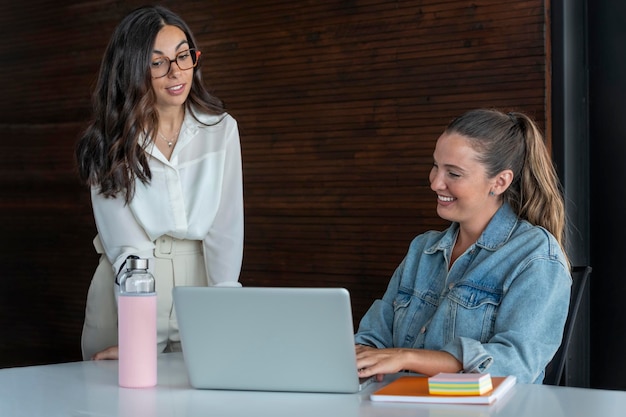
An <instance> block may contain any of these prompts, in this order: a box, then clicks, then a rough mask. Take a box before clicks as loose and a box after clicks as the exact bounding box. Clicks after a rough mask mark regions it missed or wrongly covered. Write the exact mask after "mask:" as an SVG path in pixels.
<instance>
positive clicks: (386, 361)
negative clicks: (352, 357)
mask: <svg viewBox="0 0 626 417" xmlns="http://www.w3.org/2000/svg"><path fill="white" fill-rule="evenodd" d="M407 353H408V351H407V349H397V348H389V349H377V348H373V347H370V346H363V345H356V364H357V369H358V370H359V377H361V378H364V377H365V378H366V377H369V376H372V375H376V379H377V380H378V381H382V379H383V376H384V375H385V374H393V373H396V372H400V371H402V370H404V369H405V367H406V364H405V360H406V356H407Z"/></svg>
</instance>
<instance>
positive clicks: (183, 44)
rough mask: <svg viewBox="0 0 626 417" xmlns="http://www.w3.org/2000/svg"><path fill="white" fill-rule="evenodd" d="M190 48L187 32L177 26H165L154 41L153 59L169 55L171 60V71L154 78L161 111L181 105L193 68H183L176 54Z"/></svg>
mask: <svg viewBox="0 0 626 417" xmlns="http://www.w3.org/2000/svg"><path fill="white" fill-rule="evenodd" d="M187 49H189V43H188V42H187V37H186V36H185V32H183V31H182V30H180V29H179V28H178V27H176V26H170V25H167V26H164V27H163V28H162V29H161V30H160V31H159V33H158V34H157V37H156V39H155V41H154V48H153V50H152V60H157V59H160V58H163V57H167V58H168V59H170V61H171V66H170V71H169V72H168V73H167V75H165V76H164V77H160V78H152V89H153V90H154V93H155V95H156V107H157V109H158V110H159V111H169V110H172V108H176V107H181V106H182V105H183V104H184V103H185V100H187V96H188V95H189V91H190V90H191V83H192V80H193V71H194V69H193V68H190V69H187V70H181V69H180V68H179V67H178V64H177V63H176V55H177V54H178V53H180V52H182V51H186V50H187Z"/></svg>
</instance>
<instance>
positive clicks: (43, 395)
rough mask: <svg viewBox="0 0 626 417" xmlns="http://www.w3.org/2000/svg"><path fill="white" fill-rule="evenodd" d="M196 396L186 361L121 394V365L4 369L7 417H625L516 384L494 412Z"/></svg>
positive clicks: (594, 400)
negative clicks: (152, 382) (152, 385)
mask: <svg viewBox="0 0 626 417" xmlns="http://www.w3.org/2000/svg"><path fill="white" fill-rule="evenodd" d="M383 384H384V382H383V383H377V384H373V385H370V386H369V387H368V388H367V390H365V391H364V392H362V393H359V394H306V393H278V392H244V391H212V390H196V389H193V388H191V387H190V385H189V382H188V379H187V373H186V371H185V368H184V362H183V357H182V354H180V353H169V354H163V355H161V356H160V357H159V369H158V386H157V387H155V388H151V389H128V388H119V387H118V386H117V361H101V362H73V363H64V364H56V365H44V366H30V367H22V368H8V369H0V416H2V417H104V416H118V417H161V416H162V417H191V416H199V417H200V416H202V417H230V416H233V417H235V416H236V417H248V416H250V417H254V416H258V417H265V416H266V417H283V416H285V417H287V416H288V417H309V416H310V417H335V416H336V417H378V416H380V417H403V416H407V417H408V416H411V417H482V416H500V417H596V416H598V417H624V416H626V392H623V391H609V390H593V389H582V388H564V387H551V386H541V385H524V384H518V385H516V386H515V387H514V388H513V391H512V392H510V393H509V395H508V396H507V397H506V398H505V399H503V400H502V401H500V402H499V403H495V404H493V405H491V406H483V405H441V404H402V403H373V402H371V401H370V400H369V393H371V392H372V391H373V390H376V389H377V388H379V387H381V386H382V385H383Z"/></svg>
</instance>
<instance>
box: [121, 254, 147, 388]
mask: <svg viewBox="0 0 626 417" xmlns="http://www.w3.org/2000/svg"><path fill="white" fill-rule="evenodd" d="M125 268H126V269H125V271H124V272H123V273H122V274H121V275H120V276H119V280H118V283H119V286H120V293H119V298H118V305H117V313H118V338H119V341H118V347H119V385H120V386H121V387H126V388H146V387H153V386H155V385H156V383H157V342H156V339H157V337H156V335H157V329H156V315H157V309H156V306H157V303H156V299H157V297H156V291H155V281H154V277H153V276H152V274H151V273H150V272H149V271H148V260H147V259H141V258H139V257H136V256H129V257H128V258H127V259H126V265H125Z"/></svg>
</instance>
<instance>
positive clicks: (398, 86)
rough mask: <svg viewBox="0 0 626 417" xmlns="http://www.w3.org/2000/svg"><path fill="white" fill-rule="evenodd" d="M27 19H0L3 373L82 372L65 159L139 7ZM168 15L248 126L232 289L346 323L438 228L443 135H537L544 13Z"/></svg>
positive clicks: (49, 8) (85, 277)
mask: <svg viewBox="0 0 626 417" xmlns="http://www.w3.org/2000/svg"><path fill="white" fill-rule="evenodd" d="M22 3H23V4H22ZM22 3H15V2H13V3H11V4H9V3H7V2H5V3H4V4H3V5H1V6H0V25H2V27H3V28H7V31H8V33H10V34H11V36H10V37H7V36H5V37H2V38H1V39H0V52H1V56H2V58H3V65H1V66H0V79H2V80H3V88H4V93H5V94H4V100H3V102H2V112H0V126H1V127H2V131H3V132H5V135H6V136H5V137H4V138H5V141H4V151H3V153H1V154H0V155H1V156H0V163H1V166H2V168H1V169H0V222H1V224H2V230H3V231H4V232H5V240H4V243H3V245H2V251H1V252H2V254H1V255H0V262H2V265H3V273H2V275H1V278H0V279H1V280H2V281H1V284H2V287H3V290H2V291H0V326H1V327H2V328H3V329H5V332H4V333H5V335H6V336H3V338H2V339H0V358H1V359H0V366H12V365H16V364H30V363H41V362H58V361H64V360H71V359H77V358H78V357H79V356H78V355H79V338H80V329H81V326H82V318H83V309H84V299H85V296H86V290H87V287H88V284H89V280H90V279H91V274H92V273H93V269H94V268H95V265H96V262H97V257H96V255H95V253H94V252H93V249H92V246H91V239H92V237H93V234H94V233H95V228H94V226H93V219H92V216H91V208H90V206H89V199H88V195H87V194H86V192H85V190H84V189H83V188H82V187H80V186H79V185H78V183H77V181H76V177H75V174H74V165H73V160H72V152H73V146H74V143H75V140H76V137H77V136H78V134H79V133H80V130H81V129H82V127H83V126H84V124H85V122H86V121H87V119H88V116H89V110H90V109H89V100H90V98H89V96H90V92H91V88H92V86H93V83H94V80H95V76H96V72H97V69H98V65H99V59H100V57H101V55H102V52H103V51H104V48H105V46H106V43H107V42H108V38H109V36H110V34H111V32H112V30H113V28H114V26H115V25H116V24H117V22H118V21H119V19H121V17H122V16H123V15H124V14H125V13H126V12H128V11H129V10H131V9H132V8H134V7H136V6H138V5H141V4H142V3H143V2H138V1H125V2H122V1H105V0H98V1H92V2H79V1H67V2H63V3H62V4H61V3H60V2H52V1H46V0H38V1H30V2H27V3H28V4H26V2H22ZM162 3H163V4H164V5H169V6H170V7H172V9H174V10H175V11H177V12H178V13H179V14H181V15H182V16H183V17H184V18H185V19H186V20H187V22H188V23H189V24H190V26H191V27H192V29H193V30H194V32H195V35H196V38H197V40H198V43H199V45H200V48H201V49H202V51H203V55H202V71H203V75H204V77H205V80H206V81H207V83H208V84H209V85H210V87H211V88H212V89H213V90H214V91H215V93H216V94H217V95H218V96H220V97H221V98H222V99H224V100H225V102H226V103H227V105H228V107H229V110H230V112H231V113H232V114H233V115H234V116H235V118H236V119H237V120H238V122H239V125H240V132H241V141H242V153H243V162H244V181H245V185H244V193H245V215H246V220H245V226H246V236H245V254H244V265H243V270H242V275H241V281H242V282H243V283H244V284H245V285H282V286H343V287H346V288H348V289H349V290H350V291H351V293H352V296H353V311H354V317H355V322H356V321H358V319H359V318H360V317H361V316H362V315H363V313H364V312H365V310H366V308H367V307H368V306H369V305H370V304H371V302H372V301H373V299H374V298H375V297H379V296H380V295H382V292H383V291H384V289H385V286H386V284H387V282H388V280H389V278H390V276H391V274H392V273H393V270H394V269H395V267H396V266H397V265H398V263H399V262H400V261H401V259H402V257H403V255H404V253H405V250H406V248H407V247H408V244H409V242H410V240H411V239H412V238H413V237H414V236H415V235H416V234H418V233H421V232H423V231H425V230H428V229H432V228H437V229H440V228H443V227H445V225H446V223H445V222H443V221H442V220H441V219H439V218H438V217H437V215H436V212H435V200H434V195H433V193H432V191H430V188H429V184H428V172H429V170H430V166H431V164H432V157H431V154H432V150H433V146H434V142H435V140H436V139H437V137H438V135H439V134H440V133H441V131H442V129H443V128H444V126H445V125H446V124H447V123H448V121H449V120H450V119H451V118H452V117H454V116H456V115H458V114H459V113H461V112H463V111H465V110H468V109H470V108H473V107H479V106H487V107H492V106H495V107H501V108H505V109H521V110H524V111H527V112H530V113H531V114H533V115H534V116H535V117H536V118H537V119H538V120H539V122H540V124H541V125H542V126H543V125H546V123H548V121H547V120H546V119H545V117H546V114H547V113H546V108H547V105H548V101H547V96H546V85H547V82H548V81H547V80H546V53H547V52H546V51H547V49H546V47H545V42H546V39H545V33H546V19H545V16H546V9H545V7H546V6H545V5H544V2H543V1H541V0H528V1H515V2H502V1H499V0H477V1H473V2H468V1H460V0H445V1H435V0H421V1H396V2H389V1H384V0H353V1H330V0H320V1H281V0H267V1H264V2H256V1H244V0H240V1H232V0H221V1H220V0H215V1H207V0H204V1H176V2H175V1H164V2H162ZM7 329H8V331H7Z"/></svg>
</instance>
